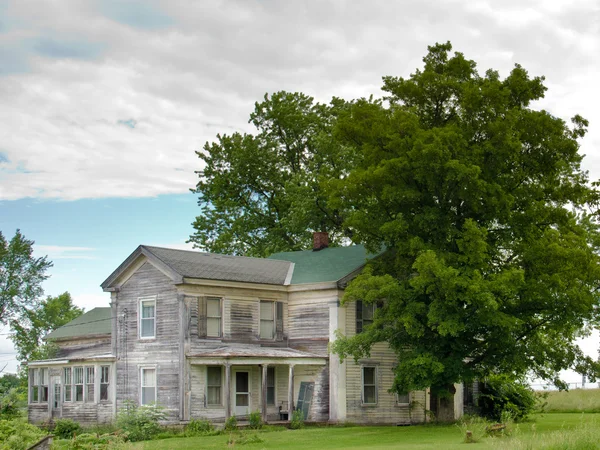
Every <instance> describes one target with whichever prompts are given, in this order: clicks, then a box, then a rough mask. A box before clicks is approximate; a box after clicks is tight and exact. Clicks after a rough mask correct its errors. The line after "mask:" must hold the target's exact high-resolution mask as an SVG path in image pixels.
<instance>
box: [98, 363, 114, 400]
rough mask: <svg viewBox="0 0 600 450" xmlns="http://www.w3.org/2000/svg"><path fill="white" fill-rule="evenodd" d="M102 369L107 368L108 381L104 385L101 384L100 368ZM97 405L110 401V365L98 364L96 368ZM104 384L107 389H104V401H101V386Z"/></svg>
mask: <svg viewBox="0 0 600 450" xmlns="http://www.w3.org/2000/svg"><path fill="white" fill-rule="evenodd" d="M103 367H108V380H107V382H106V383H102V368H103ZM98 369H99V370H98V403H107V402H110V399H111V395H110V391H111V387H112V383H111V378H112V367H111V365H110V364H100V365H99V366H98ZM103 384H106V385H107V388H106V400H102V398H101V397H102V385H103Z"/></svg>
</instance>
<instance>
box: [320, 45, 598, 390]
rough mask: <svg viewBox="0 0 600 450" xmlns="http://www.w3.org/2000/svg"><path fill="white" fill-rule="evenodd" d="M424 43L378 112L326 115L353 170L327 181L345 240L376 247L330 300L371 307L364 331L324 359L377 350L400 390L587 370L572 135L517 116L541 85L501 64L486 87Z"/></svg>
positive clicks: (594, 235) (528, 112) (592, 230)
mask: <svg viewBox="0 0 600 450" xmlns="http://www.w3.org/2000/svg"><path fill="white" fill-rule="evenodd" d="M451 50H452V46H451V45H450V43H446V44H436V45H434V46H432V47H429V52H428V54H427V55H426V56H425V58H424V59H423V61H424V63H425V64H424V68H423V69H422V70H417V71H416V72H415V73H414V74H412V75H411V76H410V77H409V78H407V79H404V78H396V77H384V79H383V80H384V84H383V90H384V91H385V92H387V94H388V96H387V97H386V99H385V100H386V101H387V103H384V102H383V101H378V100H364V99H362V100H358V101H356V102H354V103H353V105H352V107H351V108H349V111H348V113H347V114H345V115H344V116H343V117H340V119H339V122H338V127H339V128H338V134H337V135H338V136H339V138H340V139H341V140H342V142H341V144H342V145H348V146H353V147H354V148H355V151H356V152H357V153H358V156H357V158H356V159H355V161H356V162H357V164H356V167H355V168H354V169H353V170H352V171H351V173H350V174H349V176H348V177H346V178H345V179H343V180H339V181H337V182H336V183H335V188H334V190H333V191H332V200H330V203H329V204H330V206H331V207H338V208H340V207H341V206H342V205H345V208H346V209H345V211H346V212H345V222H344V225H345V226H346V227H348V228H351V229H352V231H353V233H354V235H353V240H354V241H355V242H360V243H364V244H365V245H366V246H367V248H369V249H370V250H373V251H375V250H380V249H385V250H386V252H385V253H384V255H383V256H382V257H380V258H378V259H377V260H375V261H374V262H373V263H372V264H371V265H370V266H369V267H368V268H367V270H365V272H364V273H363V274H361V275H360V276H358V277H357V278H356V279H355V280H354V281H353V282H352V283H351V284H350V285H349V287H348V288H347V290H346V293H345V296H344V303H346V304H347V303H349V302H352V301H355V300H361V301H363V302H367V303H379V302H383V307H381V308H378V309H377V311H376V318H375V321H374V323H373V324H372V326H371V327H369V328H368V329H366V330H365V331H364V332H363V333H361V334H359V335H357V336H355V337H352V338H345V337H343V336H339V340H338V341H337V342H336V344H335V347H334V349H335V351H337V352H338V353H339V354H340V355H341V356H342V357H348V356H354V357H355V358H360V357H363V356H364V355H367V354H368V353H369V350H370V348H371V346H372V345H373V344H374V343H375V342H383V341H386V342H388V343H389V345H390V347H391V348H392V349H393V350H394V351H395V352H396V353H397V355H398V361H399V362H398V365H397V367H396V369H395V383H394V388H395V389H396V390H397V391H398V392H400V393H405V392H407V391H410V390H414V389H423V388H426V387H429V386H431V387H432V390H433V391H435V392H438V393H440V394H443V393H444V392H445V393H452V392H453V388H452V384H453V383H456V382H461V381H469V380H473V379H475V378H478V379H483V378H484V377H486V376H487V375H489V374H498V373H505V374H510V375H513V376H514V377H518V376H521V375H524V374H533V375H535V376H536V377H539V378H543V379H546V380H550V381H553V382H554V383H555V384H556V385H557V386H559V387H564V384H563V383H562V382H561V381H560V379H559V371H560V370H561V369H566V368H569V367H571V368H574V369H575V370H577V371H578V372H580V373H583V374H587V375H588V376H589V377H590V379H591V380H592V381H593V380H594V379H595V377H596V376H598V374H599V373H600V371H599V369H600V366H599V364H598V362H596V361H594V360H593V359H591V358H589V357H586V356H585V355H584V354H583V353H582V351H581V350H580V349H579V347H578V346H577V345H576V344H575V343H574V340H575V339H576V338H578V337H580V336H585V335H587V333H588V332H589V331H590V329H591V328H592V327H597V326H598V324H599V319H600V317H599V311H600V308H599V301H598V288H599V284H600V283H599V280H600V264H599V263H600V261H599V257H598V255H599V253H598V250H599V244H600V235H599V233H598V221H597V218H598V216H597V214H596V213H592V212H591V211H594V209H595V208H597V206H598V198H599V192H598V190H597V189H596V188H595V187H593V185H590V183H589V182H588V176H587V173H586V172H585V171H583V170H582V169H581V167H580V163H581V161H582V158H583V156H582V155H581V153H579V143H578V140H579V139H580V138H582V137H583V136H584V134H585V132H586V127H587V125H588V123H587V121H585V120H584V119H583V118H581V117H580V116H575V117H574V118H573V119H572V124H573V125H572V127H569V126H567V124H566V123H565V122H564V121H563V120H561V119H560V118H558V117H555V116H553V115H552V114H550V113H549V112H547V111H538V110H535V109H533V108H532V107H531V104H532V102H534V101H535V100H538V99H540V98H542V97H543V96H544V92H545V91H546V87H545V86H544V84H543V81H544V78H543V77H533V78H532V77H530V76H529V75H528V73H527V71H526V70H525V69H523V68H522V67H521V66H519V65H516V66H515V67H514V69H513V70H512V71H511V72H510V74H509V75H508V76H507V77H506V78H504V79H502V78H501V77H500V75H499V73H498V72H496V71H493V70H488V71H487V72H486V73H485V76H481V75H479V74H478V72H477V70H476V64H475V62H474V61H471V60H468V59H465V57H464V56H463V55H462V54H461V53H454V55H450V51H451Z"/></svg>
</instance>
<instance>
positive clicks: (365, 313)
mask: <svg viewBox="0 0 600 450" xmlns="http://www.w3.org/2000/svg"><path fill="white" fill-rule="evenodd" d="M375 309H376V305H375V304H373V303H370V304H367V303H364V302H362V301H360V300H358V301H357V302H356V334H359V333H362V332H363V330H364V329H365V328H366V327H367V326H369V325H371V324H372V323H373V317H374V316H375Z"/></svg>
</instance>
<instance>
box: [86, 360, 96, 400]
mask: <svg viewBox="0 0 600 450" xmlns="http://www.w3.org/2000/svg"><path fill="white" fill-rule="evenodd" d="M85 401H86V402H93V401H94V368H93V367H86V368H85Z"/></svg>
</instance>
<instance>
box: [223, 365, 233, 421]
mask: <svg viewBox="0 0 600 450" xmlns="http://www.w3.org/2000/svg"><path fill="white" fill-rule="evenodd" d="M230 384H231V365H230V364H229V363H226V364H225V389H224V390H223V391H224V395H225V418H226V419H229V417H231V394H230V392H229V391H230V389H229V385H230Z"/></svg>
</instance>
